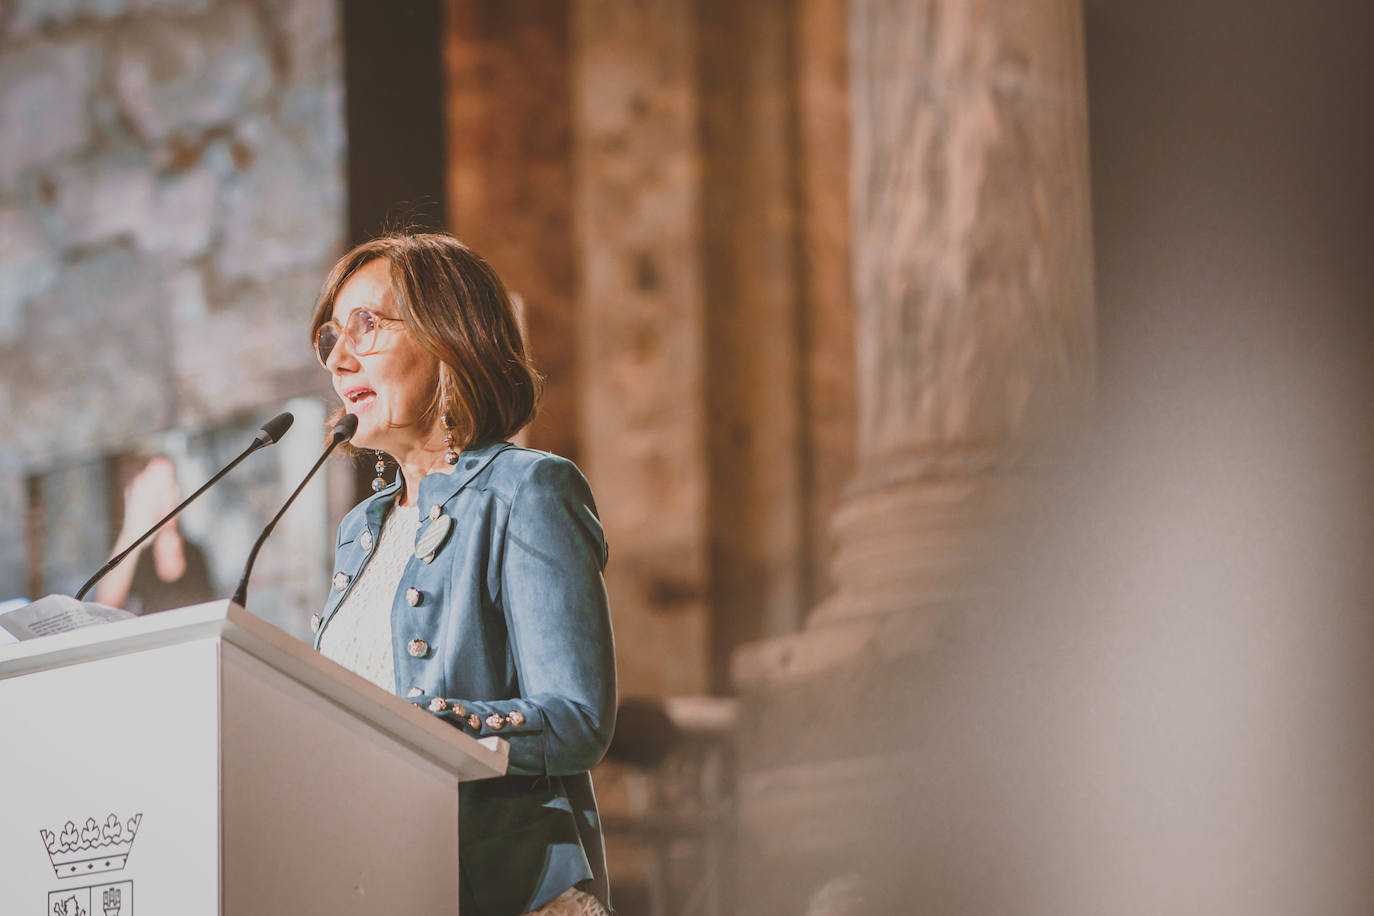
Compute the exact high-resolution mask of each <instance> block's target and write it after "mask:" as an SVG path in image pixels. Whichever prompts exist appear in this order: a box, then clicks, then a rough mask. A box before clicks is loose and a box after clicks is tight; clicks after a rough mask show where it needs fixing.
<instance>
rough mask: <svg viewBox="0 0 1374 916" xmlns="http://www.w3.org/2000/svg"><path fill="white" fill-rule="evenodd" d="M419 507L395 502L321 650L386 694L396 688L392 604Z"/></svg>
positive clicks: (410, 547)
mask: <svg viewBox="0 0 1374 916" xmlns="http://www.w3.org/2000/svg"><path fill="white" fill-rule="evenodd" d="M419 524H420V509H419V507H418V506H392V508H391V511H390V512H388V513H387V516H386V521H384V522H383V523H382V531H381V534H380V535H379V536H378V538H377V544H376V545H375V547H374V548H373V554H372V559H370V560H368V561H367V565H366V566H364V567H363V571H362V572H361V573H359V574H358V581H356V582H354V583H353V590H352V591H350V592H349V593H348V597H346V598H344V600H343V603H342V604H340V605H339V606H338V608H337V609H335V611H334V615H333V616H332V617H330V618H329V626H327V627H325V630H324V635H323V636H322V637H320V654H322V655H324V657H325V658H329V659H332V660H334V661H336V662H338V663H339V664H340V665H343V666H344V667H345V668H347V669H348V670H350V671H352V672H354V673H355V674H358V675H361V676H362V677H365V678H367V679H368V680H369V681H371V682H372V683H374V684H376V685H377V686H378V687H380V688H382V689H383V690H385V691H386V692H387V693H394V692H395V690H396V664H395V661H394V659H393V658H392V656H391V603H392V602H393V601H395V600H396V589H397V588H399V587H400V585H401V576H402V575H403V574H404V573H405V568H406V563H407V562H408V561H409V560H410V556H411V553H412V552H413V551H414V549H415V530H416V528H417V527H418V526H419Z"/></svg>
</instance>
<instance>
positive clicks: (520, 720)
mask: <svg viewBox="0 0 1374 916" xmlns="http://www.w3.org/2000/svg"><path fill="white" fill-rule="evenodd" d="M506 720H507V721H508V722H510V724H511V725H517V726H518V725H524V724H525V714H524V713H523V712H521V711H520V710H518V709H512V710H511V711H510V715H508V716H506Z"/></svg>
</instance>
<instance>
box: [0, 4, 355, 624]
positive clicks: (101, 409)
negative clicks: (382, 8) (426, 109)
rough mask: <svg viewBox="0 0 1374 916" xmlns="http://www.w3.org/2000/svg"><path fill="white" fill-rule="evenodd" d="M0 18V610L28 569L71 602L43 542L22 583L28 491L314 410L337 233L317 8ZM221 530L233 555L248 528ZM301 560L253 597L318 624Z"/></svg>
mask: <svg viewBox="0 0 1374 916" xmlns="http://www.w3.org/2000/svg"><path fill="white" fill-rule="evenodd" d="M10 12H13V13H14V15H9V13H10ZM7 22H8V24H9V25H10V26H11V28H10V29H9V30H8V31H7V32H6V36H7V37H9V38H13V37H16V36H17V35H19V34H20V33H19V32H17V31H16V30H15V29H16V28H17V29H20V30H22V44H20V45H18V46H17V47H18V50H13V51H10V50H7V51H6V52H5V53H4V54H3V55H0V130H2V131H3V133H0V145H3V149H4V156H3V157H0V373H3V377H2V378H0V381H3V383H4V388H5V391H6V397H5V398H3V399H0V425H3V428H5V429H7V430H9V431H10V433H8V434H7V436H6V437H5V442H4V446H3V451H0V510H3V512H0V514H2V515H3V519H4V521H0V526H2V525H4V524H6V523H10V522H12V523H13V524H14V525H16V526H17V528H15V531H17V534H15V535H14V536H10V532H9V531H8V530H0V535H3V537H0V595H8V594H24V593H26V592H27V591H28V587H29V585H30V584H31V583H36V582H38V581H40V580H41V579H42V577H43V575H44V570H46V573H47V575H48V576H49V579H50V580H51V581H49V582H48V583H47V586H48V588H52V587H55V586H60V585H70V583H68V582H66V580H65V579H64V578H63V577H64V576H66V575H67V572H64V570H63V569H60V568H58V567H57V566H54V565H53V564H52V563H50V562H48V561H49V560H50V559H51V557H45V555H44V551H43V550H42V549H41V548H42V544H41V543H37V542H35V544H34V550H33V553H32V557H31V560H32V562H30V563H28V566H29V567H30V568H28V569H27V574H26V570H25V566H26V560H25V556H26V550H25V537H24V531H25V529H26V527H28V528H29V530H30V532H31V533H32V532H35V531H38V530H39V529H38V528H37V527H34V526H26V522H25V519H24V514H23V507H24V505H25V503H26V497H25V493H24V480H25V478H26V477H28V476H30V475H36V476H40V477H41V476H42V475H44V474H46V473H48V471H50V470H52V469H54V468H70V467H74V466H76V465H79V464H82V463H83V462H88V461H90V460H92V459H93V458H99V457H100V456H107V455H109V454H111V453H117V452H122V451H124V450H126V449H130V448H139V447H143V446H145V445H146V446H148V447H154V448H173V449H175V448H176V447H178V446H177V443H178V442H180V443H181V447H184V446H185V434H181V438H180V439H178V438H177V436H164V435H162V434H161V432H160V431H162V430H166V429H168V428H169V427H177V428H180V429H182V430H203V429H205V428H206V427H207V426H209V425H212V424H216V425H217V424H224V423H227V424H229V426H230V427H231V428H232V429H234V430H236V429H237V427H236V426H235V424H237V423H239V422H240V421H241V420H242V417H243V416H244V415H249V416H254V415H266V414H268V413H270V412H273V411H274V410H276V409H280V404H281V403H282V401H283V400H284V399H286V398H290V397H292V396H294V395H298V394H301V393H310V394H317V393H319V392H321V391H322V390H323V387H324V386H323V384H322V380H323V376H322V374H321V373H319V372H318V368H317V367H316V365H315V362H314V357H313V355H312V354H311V353H310V351H309V348H308V347H307V346H306V344H305V342H304V340H303V336H304V335H303V333H302V331H301V326H302V323H303V322H304V320H305V317H306V316H305V314H304V313H305V310H307V309H308V307H309V303H310V302H312V301H313V298H314V295H315V291H316V289H317V287H318V284H319V282H320V279H321V278H322V277H323V275H324V273H325V271H326V270H327V269H328V266H329V263H330V262H331V260H332V258H333V256H334V254H335V253H336V252H337V250H338V248H339V247H340V245H341V240H342V233H343V226H344V195H343V172H342V162H343V149H344V142H345V131H344V126H343V119H342V109H343V106H342V85H343V81H342V73H341V60H342V53H341V47H340V35H339V31H338V24H337V9H336V6H335V4H333V3H330V2H327V0H272V2H270V3H268V2H264V3H263V4H257V3H250V2H240V0H132V2H130V0H113V2H100V0H94V2H75V0H72V2H67V0H61V2H53V3H31V2H28V0H21V2H19V3H18V4H17V5H16V4H14V3H9V2H6V3H0V26H3V25H4V24H5V23H7ZM107 64H108V65H107ZM96 74H104V75H106V76H108V79H107V80H106V81H105V82H102V83H100V84H99V85H97V84H96V79H97V77H96ZM283 125H284V126H283ZM177 348H180V349H179V352H174V350H177ZM264 405H268V406H267V407H264ZM301 415H303V414H302V413H300V412H298V416H301ZM235 436H236V438H235V441H234V442H233V445H234V447H235V448H236V449H237V448H238V447H240V446H241V443H240V442H239V441H238V438H241V437H237V433H235ZM314 438H315V437H313V436H310V435H307V436H305V437H304V439H303V440H302V441H308V442H309V443H310V450H311V451H312V452H313V451H314ZM278 453H279V455H280V454H284V453H281V452H280V450H278ZM226 460H227V458H226ZM210 470H213V469H209V470H207V471H206V475H208V473H209V472H210ZM300 470H301V472H303V470H304V468H301V469H300ZM283 473H287V472H286V471H283ZM289 476H291V477H292V478H293V479H295V478H296V477H297V476H299V475H298V473H297V472H296V471H295V469H294V468H293V469H291V471H290V475H289ZM271 480H272V481H273V483H272V484H271V486H270V487H268V489H269V490H270V491H271V492H270V493H269V494H268V497H270V498H266V501H267V502H271V503H273V507H275V504H276V502H277V498H278V496H279V494H278V492H277V489H276V488H278V481H277V477H276V476H275V475H274V476H272V477H271ZM87 495H89V494H87ZM83 500H85V497H83ZM104 501H105V494H104V493H101V494H100V495H99V497H94V496H92V497H91V498H90V499H89V500H86V501H83V503H82V504H83V505H84V506H85V507H86V510H87V511H95V512H96V514H97V515H99V514H100V513H99V508H97V509H94V510H92V509H91V505H95V506H97V507H103V505H104ZM11 506H17V508H14V509H13V511H10V507H11ZM264 511H267V509H266V507H264ZM102 517H103V516H102ZM318 521H319V520H318V519H316V520H313V521H312V522H311V524H316V527H319V528H320V530H321V531H324V530H325V527H326V526H322V525H319V524H317V523H318ZM236 524H238V525H239V527H240V528H242V529H243V530H242V532H240V534H241V536H240V537H238V540H234V541H232V543H234V544H239V545H240V546H243V547H244V548H245V549H246V543H247V542H248V541H251V539H252V536H253V535H255V534H256V531H257V529H258V527H259V526H260V524H261V519H260V518H258V517H257V516H256V515H254V514H253V513H251V512H250V513H248V514H247V516H245V518H243V519H241V520H240V521H239V522H237V523H236ZM250 529H251V530H250ZM93 530H94V529H93ZM226 536H227V535H226ZM293 537H295V535H293ZM325 539H327V537H326V538H325ZM95 540H96V541H103V540H104V536H103V535H102V536H100V537H97V538H95ZM299 540H300V542H301V544H306V545H308V546H307V547H305V548H303V551H304V552H303V553H301V555H299V556H298V555H296V554H295V553H292V552H291V551H283V552H282V557H283V558H285V559H284V560H283V562H285V563H286V565H287V567H289V569H285V570H276V571H275V572H271V571H269V572H270V574H268V573H264V578H263V579H262V581H263V582H264V583H267V584H266V587H267V588H268V589H269V590H271V591H272V593H273V596H274V597H276V598H280V599H281V600H282V602H284V603H288V602H289V603H294V604H297V605H298V604H300V603H301V602H302V601H303V600H304V595H305V594H306V593H307V592H309V593H311V597H310V598H309V601H310V603H312V604H313V603H314V602H315V600H317V599H316V598H315V597H314V595H313V592H314V591H315V590H316V588H315V587H316V586H317V585H318V584H319V582H320V577H321V576H322V573H323V571H324V569H323V568H324V566H325V564H326V563H327V558H326V557H325V556H324V552H325V548H326V547H327V545H325V544H324V543H323V541H322V540H320V539H319V538H315V539H313V540H312V539H311V538H310V537H308V536H304V535H303V536H301V537H300V538H299ZM92 543H93V544H94V543H95V541H92ZM68 546H70V545H68ZM88 546H89V545H88ZM108 547H109V545H108V543H100V544H99V545H98V546H96V547H93V548H91V549H92V550H94V551H95V552H96V553H97V554H103V552H104V551H105V550H107V549H108ZM84 549H85V548H83V550H84ZM241 554H242V551H241V550H239V551H237V552H236V555H239V556H241ZM306 554H308V556H306ZM97 559H98V557H97ZM73 562H74V567H73V568H75V566H83V564H82V563H81V562H80V560H79V558H78V560H75V561H73ZM83 569H84V566H83ZM302 619H303V618H302ZM282 622H283V623H286V624H288V625H290V622H289V621H282ZM302 626H303V625H302Z"/></svg>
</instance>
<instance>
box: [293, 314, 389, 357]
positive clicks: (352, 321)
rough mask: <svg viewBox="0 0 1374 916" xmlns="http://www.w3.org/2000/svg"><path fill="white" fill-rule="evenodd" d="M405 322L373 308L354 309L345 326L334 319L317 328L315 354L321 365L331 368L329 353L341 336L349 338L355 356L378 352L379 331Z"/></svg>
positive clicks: (332, 350)
mask: <svg viewBox="0 0 1374 916" xmlns="http://www.w3.org/2000/svg"><path fill="white" fill-rule="evenodd" d="M404 325H405V322H404V321H402V320H401V319H399V318H387V317H386V316H385V315H378V314H377V313H376V312H374V311H372V310H371V309H354V310H353V311H351V312H349V313H348V318H347V319H346V320H345V322H344V326H343V328H340V327H339V323H338V322H337V321H335V320H334V319H332V318H331V319H330V320H328V321H326V322H325V323H324V324H322V325H320V326H319V327H318V328H317V329H316V330H315V355H316V356H317V357H319V360H320V365H321V366H324V367H325V368H326V369H327V368H329V354H331V353H333V352H334V347H335V346H337V345H338V343H339V338H340V337H347V338H348V345H349V346H350V347H352V348H353V353H354V355H355V356H366V355H367V354H369V353H376V352H377V350H378V349H379V348H378V346H377V332H378V331H380V330H381V329H382V328H384V327H387V326H393V327H403V326H404Z"/></svg>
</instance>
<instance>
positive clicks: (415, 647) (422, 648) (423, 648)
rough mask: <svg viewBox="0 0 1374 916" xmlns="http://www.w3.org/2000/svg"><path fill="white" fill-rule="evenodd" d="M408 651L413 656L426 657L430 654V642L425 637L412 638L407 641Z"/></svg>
mask: <svg viewBox="0 0 1374 916" xmlns="http://www.w3.org/2000/svg"><path fill="white" fill-rule="evenodd" d="M406 651H407V652H409V653H410V657H411V658H424V657H425V656H426V655H428V654H429V643H427V642H425V641H424V640H423V639H412V640H411V641H410V642H408V643H406Z"/></svg>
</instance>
